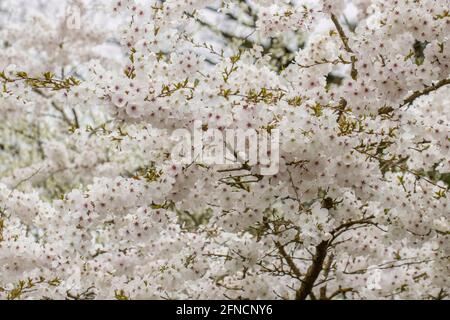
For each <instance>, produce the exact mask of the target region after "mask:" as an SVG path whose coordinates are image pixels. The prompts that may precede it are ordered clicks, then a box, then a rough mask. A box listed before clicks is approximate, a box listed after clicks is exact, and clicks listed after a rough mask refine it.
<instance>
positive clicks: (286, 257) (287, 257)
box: [275, 241, 302, 279]
mask: <svg viewBox="0 0 450 320" xmlns="http://www.w3.org/2000/svg"><path fill="white" fill-rule="evenodd" d="M275 246H276V247H277V249H278V251H279V252H280V254H281V256H282V257H283V258H284V260H286V262H287V264H288V266H289V268H291V270H292V272H293V273H294V275H295V276H296V278H298V279H301V277H302V273H301V272H300V270H299V269H298V267H297V265H296V264H295V262H294V260H292V257H291V256H290V255H288V254H287V252H286V250H284V246H283V245H282V244H281V243H280V242H278V241H276V242H275Z"/></svg>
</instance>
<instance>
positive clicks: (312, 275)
mask: <svg viewBox="0 0 450 320" xmlns="http://www.w3.org/2000/svg"><path fill="white" fill-rule="evenodd" d="M327 249H328V241H322V242H321V243H320V244H319V245H318V246H317V247H316V252H315V253H314V256H313V262H312V264H311V266H310V267H309V268H308V271H306V275H305V277H304V278H303V281H302V285H301V286H300V289H299V290H298V291H297V293H296V296H295V298H296V299H297V300H305V299H306V298H307V297H308V296H309V295H310V294H311V292H312V289H313V288H314V283H315V282H316V280H317V278H318V277H319V274H320V272H321V271H322V268H323V263H324V261H325V257H326V256H327Z"/></svg>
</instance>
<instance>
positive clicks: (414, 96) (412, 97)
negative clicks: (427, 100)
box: [400, 79, 450, 107]
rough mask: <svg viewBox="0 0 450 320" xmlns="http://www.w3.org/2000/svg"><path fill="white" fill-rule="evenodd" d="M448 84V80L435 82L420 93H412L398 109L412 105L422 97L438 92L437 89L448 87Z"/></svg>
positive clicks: (449, 81)
mask: <svg viewBox="0 0 450 320" xmlns="http://www.w3.org/2000/svg"><path fill="white" fill-rule="evenodd" d="M449 84H450V79H444V80H441V81H439V82H437V83H436V84H433V85H431V86H429V87H426V88H425V89H423V90H422V91H416V92H414V93H413V94H412V95H410V96H409V97H408V98H406V99H405V100H404V101H403V103H402V104H401V105H400V107H404V106H406V105H410V104H412V103H413V102H414V101H416V99H418V98H420V97H422V96H426V95H428V94H429V93H431V92H433V91H436V90H438V89H439V88H441V87H443V86H446V85H449Z"/></svg>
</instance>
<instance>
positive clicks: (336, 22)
mask: <svg viewBox="0 0 450 320" xmlns="http://www.w3.org/2000/svg"><path fill="white" fill-rule="evenodd" d="M331 21H333V23H334V26H335V27H336V30H337V32H338V33H339V37H340V38H341V40H342V43H343V44H344V48H345V50H346V51H347V52H349V53H354V52H353V50H352V48H350V46H349V45H348V37H347V35H346V34H345V32H344V29H343V28H342V26H341V24H340V23H339V20H338V18H337V17H336V16H335V15H334V14H331Z"/></svg>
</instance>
